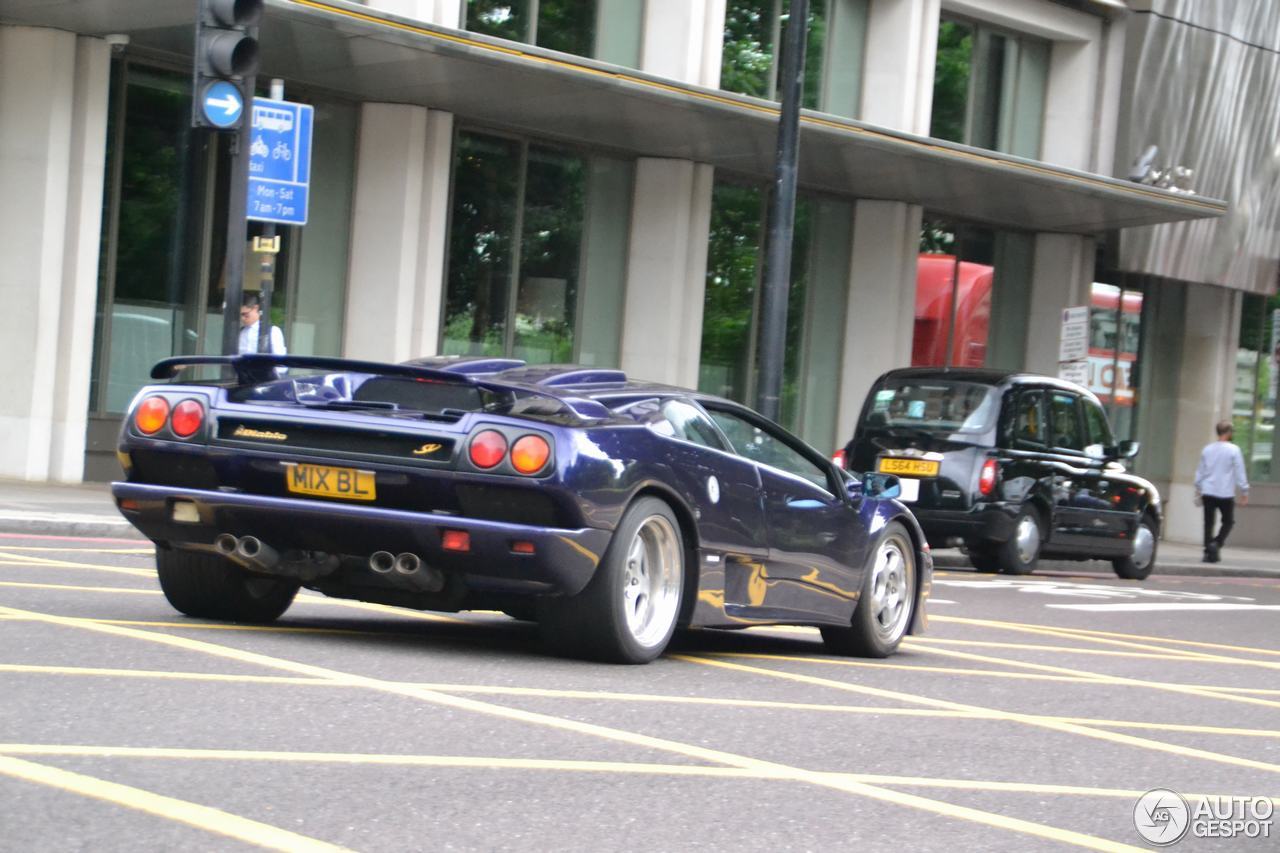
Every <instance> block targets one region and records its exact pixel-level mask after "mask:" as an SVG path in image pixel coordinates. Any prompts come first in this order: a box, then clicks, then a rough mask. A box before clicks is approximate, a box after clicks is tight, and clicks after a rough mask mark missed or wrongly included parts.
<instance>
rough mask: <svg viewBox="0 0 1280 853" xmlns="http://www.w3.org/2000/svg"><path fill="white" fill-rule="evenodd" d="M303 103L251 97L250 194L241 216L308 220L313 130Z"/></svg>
mask: <svg viewBox="0 0 1280 853" xmlns="http://www.w3.org/2000/svg"><path fill="white" fill-rule="evenodd" d="M314 121H315V110H314V109H313V108H312V107H310V106H308V105H307V104H295V103H292V102H290V101H273V100H271V99H269V98H254V99H253V115H252V118H251V121H250V125H249V194H248V198H247V200H246V210H245V216H247V217H248V218H249V219H256V220H258V221H259V222H278V223H281V224H283V225H305V224H306V223H307V195H308V190H309V189H310V181H311V129H312V125H313V124H314Z"/></svg>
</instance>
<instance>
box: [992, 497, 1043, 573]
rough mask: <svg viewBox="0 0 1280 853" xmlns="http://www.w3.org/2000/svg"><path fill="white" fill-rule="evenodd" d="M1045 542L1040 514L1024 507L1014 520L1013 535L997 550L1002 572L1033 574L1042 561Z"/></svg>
mask: <svg viewBox="0 0 1280 853" xmlns="http://www.w3.org/2000/svg"><path fill="white" fill-rule="evenodd" d="M1043 542H1044V528H1043V526H1042V522H1041V521H1040V513H1038V512H1036V511H1035V510H1034V509H1032V508H1031V507H1029V506H1024V507H1023V508H1022V509H1020V510H1019V511H1018V515H1017V517H1015V518H1014V520H1013V533H1012V534H1011V535H1010V536H1009V538H1008V539H1007V540H1005V541H1004V542H1001V543H1000V544H999V545H997V546H996V548H995V551H994V553H995V557H996V562H997V563H998V564H999V566H1000V571H1002V572H1004V573H1005V574H1007V575H1029V574H1031V573H1032V572H1033V571H1035V568H1036V563H1037V562H1038V561H1039V560H1040V546H1041V544H1042V543H1043Z"/></svg>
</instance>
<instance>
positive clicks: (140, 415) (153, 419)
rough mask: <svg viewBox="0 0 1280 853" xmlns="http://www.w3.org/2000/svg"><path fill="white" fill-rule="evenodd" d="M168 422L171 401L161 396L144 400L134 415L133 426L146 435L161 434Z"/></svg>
mask: <svg viewBox="0 0 1280 853" xmlns="http://www.w3.org/2000/svg"><path fill="white" fill-rule="evenodd" d="M168 420H169V401H168V400H166V399H165V398H164V397H161V396H159V395H153V396H151V397H148V398H147V399H145V400H143V401H142V402H141V403H139V404H138V408H137V410H135V411H134V413H133V425H134V426H136V427H137V428H138V432H141V433H143V434H145V435H154V434H155V433H157V432H159V431H160V430H161V428H162V427H163V426H164V425H165V422H166V421H168Z"/></svg>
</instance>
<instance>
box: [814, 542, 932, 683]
mask: <svg viewBox="0 0 1280 853" xmlns="http://www.w3.org/2000/svg"><path fill="white" fill-rule="evenodd" d="M916 584H917V573H916V551H915V545H914V544H913V543H912V541H911V536H910V534H908V533H907V529H906V528H905V527H904V526H903V525H902V524H901V522H897V521H894V522H891V523H890V524H889V525H887V526H886V527H885V529H884V532H883V533H882V534H881V535H880V539H879V540H878V541H877V542H876V544H875V547H874V548H872V549H871V554H870V557H869V559H868V562H867V567H866V571H865V573H864V578H863V581H862V592H861V594H860V595H859V596H858V606H857V607H856V608H855V609H854V611H853V621H852V623H851V624H850V625H849V627H847V628H835V627H830V626H827V627H823V628H822V629H821V630H822V639H823V641H824V642H825V643H826V645H827V648H828V649H829V650H830V651H832V652H834V653H835V654H840V655H855V656H857V657H869V658H884V657H888V656H889V655H891V654H893V653H894V652H895V651H897V650H898V645H899V644H900V643H901V642H902V638H903V636H905V635H906V633H907V628H908V626H910V624H911V616H912V614H913V613H914V612H915V604H916Z"/></svg>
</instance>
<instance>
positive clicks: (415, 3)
mask: <svg viewBox="0 0 1280 853" xmlns="http://www.w3.org/2000/svg"><path fill="white" fill-rule="evenodd" d="M464 1H465V0H368V3H367V4H366V5H368V6H369V8H371V9H377V10H378V11H380V12H390V13H391V14H392V15H399V16H400V17H402V18H408V19H409V20H411V21H424V22H426V23H428V24H437V25H439V26H442V27H450V28H453V29H457V27H458V24H459V23H460V17H461V15H462V4H463V2H464Z"/></svg>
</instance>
